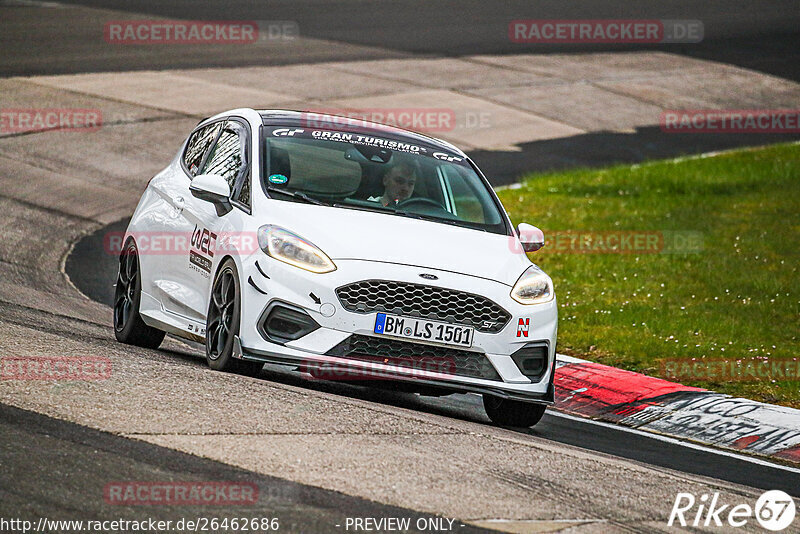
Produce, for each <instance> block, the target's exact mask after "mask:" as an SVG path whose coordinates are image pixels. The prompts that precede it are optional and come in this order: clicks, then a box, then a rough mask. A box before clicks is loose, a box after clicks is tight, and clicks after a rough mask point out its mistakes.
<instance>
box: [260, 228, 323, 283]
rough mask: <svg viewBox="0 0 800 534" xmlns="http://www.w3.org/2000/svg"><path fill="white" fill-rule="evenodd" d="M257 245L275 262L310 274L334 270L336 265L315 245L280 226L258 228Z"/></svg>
mask: <svg viewBox="0 0 800 534" xmlns="http://www.w3.org/2000/svg"><path fill="white" fill-rule="evenodd" d="M258 245H259V246H260V247H261V250H263V251H264V252H265V253H266V254H268V255H269V256H272V257H273V258H275V259H276V260H279V261H282V262H284V263H288V264H289V265H294V266H295V267H299V268H301V269H305V270H306V271H311V272H312V273H329V272H331V271H335V270H336V265H334V263H333V262H332V261H331V259H330V258H329V257H328V256H327V255H326V254H325V253H324V252H322V251H321V250H320V249H319V248H317V246H316V245H314V244H313V243H310V242H308V241H306V240H305V239H303V238H302V237H300V236H299V235H297V234H294V233H292V232H290V231H289V230H286V229H285V228H281V227H280V226H273V225H271V224H267V225H265V226H262V227H261V228H259V229H258Z"/></svg>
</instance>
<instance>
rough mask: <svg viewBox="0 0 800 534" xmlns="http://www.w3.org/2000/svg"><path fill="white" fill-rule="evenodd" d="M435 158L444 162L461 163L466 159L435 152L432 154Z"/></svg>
mask: <svg viewBox="0 0 800 534" xmlns="http://www.w3.org/2000/svg"><path fill="white" fill-rule="evenodd" d="M431 155H432V156H433V157H434V158H436V159H440V160H442V161H461V160H462V159H464V158H459V157H457V156H451V155H449V154H445V153H444V152H434V153H433V154H431Z"/></svg>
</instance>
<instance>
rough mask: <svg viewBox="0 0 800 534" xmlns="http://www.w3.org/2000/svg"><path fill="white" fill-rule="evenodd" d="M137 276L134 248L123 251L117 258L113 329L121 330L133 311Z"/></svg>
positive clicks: (137, 265)
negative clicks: (117, 268) (117, 270)
mask: <svg viewBox="0 0 800 534" xmlns="http://www.w3.org/2000/svg"><path fill="white" fill-rule="evenodd" d="M138 276H139V262H138V261H137V259H136V247H134V246H133V245H131V246H129V247H128V248H126V249H125V251H124V252H123V253H122V254H121V255H120V257H119V273H118V274H117V285H116V289H115V290H114V328H115V329H116V330H118V331H119V330H122V329H124V328H125V326H126V325H127V324H128V322H129V321H130V319H131V315H132V314H133V312H134V310H135V297H136V280H137V278H138Z"/></svg>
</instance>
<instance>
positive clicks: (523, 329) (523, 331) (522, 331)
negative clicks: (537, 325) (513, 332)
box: [517, 317, 531, 337]
mask: <svg viewBox="0 0 800 534" xmlns="http://www.w3.org/2000/svg"><path fill="white" fill-rule="evenodd" d="M530 327H531V319H530V317H529V318H527V319H520V320H519V322H518V323H517V337H528V330H530Z"/></svg>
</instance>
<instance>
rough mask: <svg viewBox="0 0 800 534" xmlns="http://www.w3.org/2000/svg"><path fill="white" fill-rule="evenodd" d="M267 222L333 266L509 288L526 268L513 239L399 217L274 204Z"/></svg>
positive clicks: (275, 202)
mask: <svg viewBox="0 0 800 534" xmlns="http://www.w3.org/2000/svg"><path fill="white" fill-rule="evenodd" d="M269 213H270V217H269V220H270V221H269V222H270V224H276V225H278V226H282V227H283V228H286V229H287V230H290V231H292V232H294V233H296V234H298V235H299V236H301V237H303V238H304V239H306V240H308V241H311V242H312V243H314V244H315V245H316V246H318V247H319V248H320V249H322V251H323V252H325V254H327V255H328V256H329V257H330V258H331V259H332V260H334V262H335V261H336V260H337V259H351V260H369V261H379V262H387V263H399V264H403V265H414V266H418V267H425V268H430V269H440V270H444V271H451V272H456V273H461V274H466V275H470V276H478V277H481V278H488V279H491V280H495V281H497V282H500V283H503V284H506V285H509V286H513V285H514V283H515V282H516V281H517V279H519V277H520V275H521V274H522V272H523V271H524V270H525V269H526V268H527V267H528V266H530V265H531V262H530V260H528V258H527V256H526V255H525V254H524V253H523V252H521V251H520V249H519V243H518V241H517V239H516V238H515V237H512V236H506V235H499V234H493V233H489V232H482V231H480V230H472V229H468V228H460V227H456V226H452V225H449V224H442V223H437V222H432V221H423V220H419V219H412V218H408V217H401V216H398V215H389V214H383V213H375V212H369V211H362V210H354V209H346V208H333V207H328V206H314V205H306V204H299V203H295V202H287V201H281V200H273V201H271V202H269Z"/></svg>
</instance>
